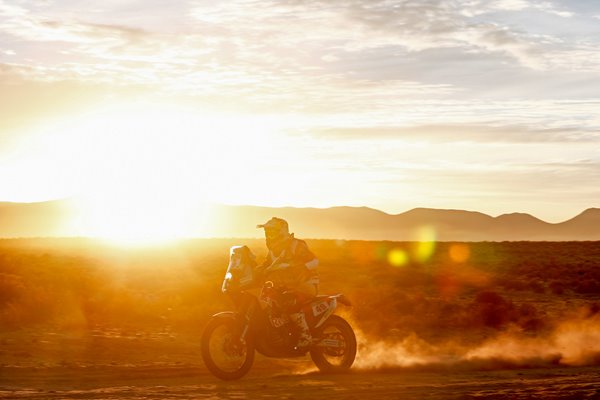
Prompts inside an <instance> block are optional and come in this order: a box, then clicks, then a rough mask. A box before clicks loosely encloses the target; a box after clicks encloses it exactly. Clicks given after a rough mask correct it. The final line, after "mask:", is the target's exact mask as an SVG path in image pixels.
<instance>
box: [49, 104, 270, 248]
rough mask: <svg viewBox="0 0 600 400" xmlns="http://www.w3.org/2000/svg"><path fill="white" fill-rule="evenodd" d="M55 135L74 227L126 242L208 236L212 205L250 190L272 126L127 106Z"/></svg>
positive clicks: (169, 109) (157, 107)
mask: <svg viewBox="0 0 600 400" xmlns="http://www.w3.org/2000/svg"><path fill="white" fill-rule="evenodd" d="M55 129H56V130H57V132H56V133H55V134H53V144H54V148H56V149H57V151H58V152H60V153H62V154H63V155H64V157H60V160H57V159H54V162H62V163H64V165H63V167H64V168H65V169H69V168H72V169H73V170H72V171H71V173H72V175H73V179H72V180H73V186H74V189H75V196H74V197H75V203H76V209H77V212H76V217H75V220H74V222H73V224H74V228H75V229H76V231H77V232H79V234H80V235H83V236H99V237H104V238H108V239H110V240H113V241H119V242H125V243H151V242H157V241H165V240H171V239H175V238H178V237H183V236H190V235H192V234H193V235H196V236H201V235H202V234H203V233H204V232H202V228H203V227H202V223H201V221H200V224H199V216H201V215H202V214H203V213H204V212H205V210H206V207H207V203H210V202H214V201H223V200H225V201H226V200H227V196H228V195H235V194H236V193H235V189H236V188H239V189H241V190H243V189H244V188H245V187H246V188H247V186H245V185H247V184H248V183H249V182H248V180H249V179H250V178H251V177H252V175H254V174H256V172H257V167H259V166H260V163H259V160H260V159H259V158H258V157H259V156H260V154H261V153H262V152H264V151H265V149H267V148H268V146H269V144H268V141H269V140H270V137H271V135H272V134H273V132H272V124H271V126H270V125H269V124H268V123H267V122H265V121H258V120H257V119H251V118H246V119H240V118H239V117H238V118H231V117H228V116H226V115H223V116H215V115H214V114H213V115H211V116H208V115H202V114H201V113H197V112H196V113H194V112H193V110H190V109H185V108H174V107H169V106H165V105H152V106H148V105H144V106H139V107H131V106H129V107H128V106H120V107H118V108H115V109H110V110H104V111H103V112H98V113H94V114H90V115H85V116H83V117H81V118H79V119H77V120H76V122H75V123H74V122H73V121H69V123H68V124H62V125H61V124H57V126H56V128H55ZM67 155H68V156H67ZM47 156H48V157H51V156H52V154H48V155H47ZM55 167H56V165H55ZM244 180H246V181H244ZM236 199H237V198H236ZM236 199H233V198H232V200H236ZM192 222H193V224H192Z"/></svg>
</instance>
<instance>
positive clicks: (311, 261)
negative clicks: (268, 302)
mask: <svg viewBox="0 0 600 400" xmlns="http://www.w3.org/2000/svg"><path fill="white" fill-rule="evenodd" d="M264 265H265V266H273V267H275V266H277V268H275V271H274V272H273V273H272V274H270V275H273V276H274V277H276V278H278V279H277V280H280V281H281V282H282V283H283V284H284V285H285V286H289V287H290V288H293V287H296V286H298V285H302V284H310V285H318V284H319V273H318V271H317V266H318V265H319V260H318V259H317V257H315V255H314V254H313V253H312V252H311V251H310V250H309V248H308V245H307V244H306V242H305V241H304V240H300V239H296V238H295V237H293V236H292V238H291V239H290V241H289V243H288V245H287V246H286V247H285V248H284V249H283V250H281V251H280V252H279V254H276V253H275V252H274V251H273V250H271V249H269V254H267V259H266V260H265V263H264Z"/></svg>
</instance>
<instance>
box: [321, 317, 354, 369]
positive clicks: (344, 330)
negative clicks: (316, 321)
mask: <svg viewBox="0 0 600 400" xmlns="http://www.w3.org/2000/svg"><path fill="white" fill-rule="evenodd" d="M315 337H316V338H317V340H318V342H317V343H316V345H315V346H314V347H312V348H311V350H310V357H311V358H312V360H313V361H314V363H315V364H316V366H317V367H318V368H319V369H320V370H321V371H323V372H342V371H346V370H348V369H350V367H351V366H352V363H354V359H355V358H356V336H355V335H354V331H353V330H352V327H351V326H350V324H348V322H346V320H344V319H343V318H342V317H340V316H338V315H332V316H331V317H329V319H327V321H325V322H324V323H323V325H321V326H320V327H319V328H318V330H317V332H315Z"/></svg>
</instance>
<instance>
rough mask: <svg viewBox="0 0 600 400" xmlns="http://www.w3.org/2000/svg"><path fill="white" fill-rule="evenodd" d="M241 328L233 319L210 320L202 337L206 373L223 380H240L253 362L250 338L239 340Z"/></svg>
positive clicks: (231, 317) (229, 317) (230, 317)
mask: <svg viewBox="0 0 600 400" xmlns="http://www.w3.org/2000/svg"><path fill="white" fill-rule="evenodd" d="M240 333H241V332H240V325H239V324H238V323H237V321H236V320H235V318H234V317H233V315H231V316H220V317H213V318H212V319H211V320H210V321H209V322H208V325H207V326H206V328H204V332H203V334H202V341H201V349H202V359H203V360H204V364H206V367H207V368H208V370H209V371H210V372H211V373H212V374H213V375H215V376H216V377H217V378H220V379H224V380H234V379H240V378H241V377H243V376H244V375H246V374H247V373H248V371H249V370H250V367H252V363H253V362H254V344H253V342H252V340H251V338H250V336H249V335H247V336H246V340H241V339H240Z"/></svg>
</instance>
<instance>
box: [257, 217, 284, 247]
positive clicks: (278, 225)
mask: <svg viewBox="0 0 600 400" xmlns="http://www.w3.org/2000/svg"><path fill="white" fill-rule="evenodd" d="M256 227H257V228H264V230H265V238H266V240H267V247H268V248H269V249H274V248H278V247H281V246H282V245H283V244H284V243H285V242H287V241H288V239H290V238H291V235H290V229H289V225H288V223H287V221H286V220H285V219H282V218H277V217H273V218H271V219H270V220H268V221H267V222H265V223H264V224H262V225H257V226H256Z"/></svg>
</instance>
